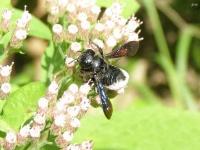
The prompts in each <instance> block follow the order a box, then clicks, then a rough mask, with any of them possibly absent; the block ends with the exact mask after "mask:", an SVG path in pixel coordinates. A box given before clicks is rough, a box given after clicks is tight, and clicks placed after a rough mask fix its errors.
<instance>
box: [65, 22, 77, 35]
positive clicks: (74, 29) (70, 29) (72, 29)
mask: <svg viewBox="0 0 200 150" xmlns="http://www.w3.org/2000/svg"><path fill="white" fill-rule="evenodd" d="M67 29H68V32H69V33H71V34H76V33H77V32H78V27H77V26H76V25H74V24H71V25H69V26H68V28H67Z"/></svg>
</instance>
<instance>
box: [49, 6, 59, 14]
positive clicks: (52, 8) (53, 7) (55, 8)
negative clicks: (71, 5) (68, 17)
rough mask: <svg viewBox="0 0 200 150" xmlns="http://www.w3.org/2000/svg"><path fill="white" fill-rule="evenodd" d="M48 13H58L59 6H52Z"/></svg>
mask: <svg viewBox="0 0 200 150" xmlns="http://www.w3.org/2000/svg"><path fill="white" fill-rule="evenodd" d="M50 13H51V14H52V15H58V14H59V7H58V6H52V7H51V10H50Z"/></svg>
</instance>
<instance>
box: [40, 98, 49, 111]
mask: <svg viewBox="0 0 200 150" xmlns="http://www.w3.org/2000/svg"><path fill="white" fill-rule="evenodd" d="M48 104H49V101H48V100H47V99H46V98H45V97H42V98H40V99H39V101H38V107H39V108H40V109H47V108H48Z"/></svg>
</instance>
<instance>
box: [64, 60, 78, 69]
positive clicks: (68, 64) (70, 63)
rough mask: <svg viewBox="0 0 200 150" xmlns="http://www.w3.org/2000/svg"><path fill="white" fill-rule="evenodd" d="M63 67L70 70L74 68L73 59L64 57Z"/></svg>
mask: <svg viewBox="0 0 200 150" xmlns="http://www.w3.org/2000/svg"><path fill="white" fill-rule="evenodd" d="M65 65H66V66H67V67H68V68H72V67H74V66H75V65H76V64H75V59H74V58H72V57H66V58H65Z"/></svg>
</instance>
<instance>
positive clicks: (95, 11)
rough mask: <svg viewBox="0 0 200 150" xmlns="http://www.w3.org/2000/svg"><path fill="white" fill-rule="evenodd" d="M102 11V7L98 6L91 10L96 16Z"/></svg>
mask: <svg viewBox="0 0 200 150" xmlns="http://www.w3.org/2000/svg"><path fill="white" fill-rule="evenodd" d="M100 11H101V9H100V7H99V6H97V5H94V6H92V8H91V12H92V13H93V14H95V15H98V14H99V13H100Z"/></svg>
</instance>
